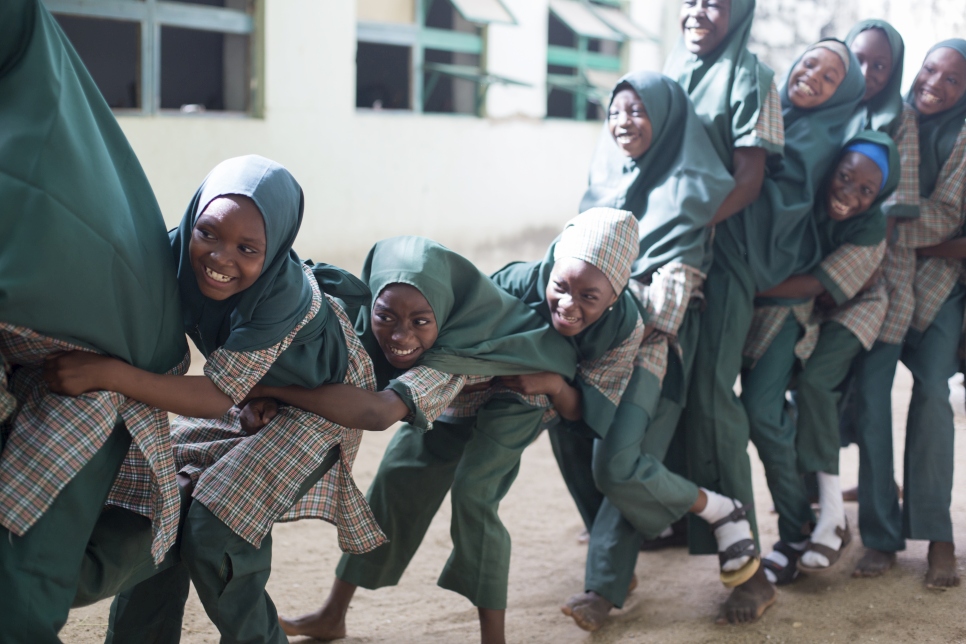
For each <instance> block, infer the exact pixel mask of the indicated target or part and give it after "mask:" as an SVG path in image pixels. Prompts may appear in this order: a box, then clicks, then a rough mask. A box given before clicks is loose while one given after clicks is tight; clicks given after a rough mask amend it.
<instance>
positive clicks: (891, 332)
mask: <svg viewBox="0 0 966 644" xmlns="http://www.w3.org/2000/svg"><path fill="white" fill-rule="evenodd" d="M880 268H881V275H880V277H879V280H878V282H877V283H876V286H882V287H883V288H885V291H886V298H887V300H888V306H887V309H886V314H885V320H884V321H883V322H882V329H881V330H880V331H879V338H878V339H879V341H880V342H886V343H888V344H901V343H902V341H903V339H904V338H905V337H906V331H908V330H909V324H910V323H911V322H912V314H913V312H914V311H915V310H916V299H915V296H914V295H913V289H912V282H913V279H914V278H915V275H916V251H915V250H913V249H911V248H904V247H902V246H899V245H897V244H891V245H889V246H888V247H887V248H886V254H885V257H884V258H883V259H882V264H881V266H880Z"/></svg>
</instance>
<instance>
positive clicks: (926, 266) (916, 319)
mask: <svg viewBox="0 0 966 644" xmlns="http://www.w3.org/2000/svg"><path fill="white" fill-rule="evenodd" d="M962 272H963V264H962V262H961V261H960V260H958V259H945V258H942V257H920V258H918V259H917V260H916V276H915V278H914V281H913V283H912V292H913V297H914V298H915V300H916V310H915V311H914V312H913V314H912V321H911V322H910V324H909V326H910V327H912V328H913V329H916V330H917V331H925V330H926V329H927V328H929V325H930V324H932V322H933V320H935V319H936V315H937V314H938V313H939V309H940V307H942V305H943V303H944V302H945V301H946V300H947V299H949V295H950V293H952V292H953V288H954V287H955V286H956V282H958V281H959V278H960V276H961V275H962Z"/></svg>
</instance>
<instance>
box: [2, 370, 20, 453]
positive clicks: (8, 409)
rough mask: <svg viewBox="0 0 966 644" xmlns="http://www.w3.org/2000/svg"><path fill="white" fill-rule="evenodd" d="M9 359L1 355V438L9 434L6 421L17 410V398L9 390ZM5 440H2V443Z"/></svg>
mask: <svg viewBox="0 0 966 644" xmlns="http://www.w3.org/2000/svg"><path fill="white" fill-rule="evenodd" d="M8 369H9V366H8V365H7V361H6V360H4V359H3V356H0V438H2V437H3V436H6V435H7V428H6V426H5V425H4V423H5V422H6V421H7V419H8V418H10V417H11V416H13V412H15V411H17V399H16V398H14V397H13V394H12V393H10V392H9V391H7V370H8ZM2 442H3V441H2V440H0V443H2Z"/></svg>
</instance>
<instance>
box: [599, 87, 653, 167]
mask: <svg viewBox="0 0 966 644" xmlns="http://www.w3.org/2000/svg"><path fill="white" fill-rule="evenodd" d="M607 127H608V128H609V129H610V134H611V136H612V137H614V142H615V143H617V147H619V148H620V149H621V151H623V152H624V154H626V155H627V156H629V157H630V158H632V159H636V158H637V157H639V156H641V155H642V154H644V153H645V152H647V151H648V149H650V147H651V140H652V138H653V136H654V132H653V130H652V128H651V119H650V118H648V116H647V110H645V109H644V102H643V101H641V97H640V96H638V95H637V92H635V91H634V90H632V89H630V88H624V89H622V90H620V91H619V92H617V93H616V94H615V95H614V100H613V101H611V103H610V110H609V111H608V114H607Z"/></svg>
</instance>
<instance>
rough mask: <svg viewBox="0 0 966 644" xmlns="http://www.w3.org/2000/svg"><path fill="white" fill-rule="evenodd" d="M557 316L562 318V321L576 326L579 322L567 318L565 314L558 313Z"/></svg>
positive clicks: (575, 319)
mask: <svg viewBox="0 0 966 644" xmlns="http://www.w3.org/2000/svg"><path fill="white" fill-rule="evenodd" d="M557 315H558V316H559V317H560V319H562V320H565V321H567V322H570V323H571V324H576V322H577V318H571V317H567V316H566V315H564V314H563V313H558V314H557Z"/></svg>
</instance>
